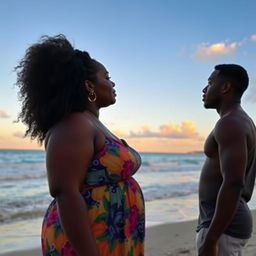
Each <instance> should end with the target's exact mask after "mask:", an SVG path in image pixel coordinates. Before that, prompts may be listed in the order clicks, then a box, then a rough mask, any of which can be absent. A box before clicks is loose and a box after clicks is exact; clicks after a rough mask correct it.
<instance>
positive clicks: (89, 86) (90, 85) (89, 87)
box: [84, 80, 94, 92]
mask: <svg viewBox="0 0 256 256" xmlns="http://www.w3.org/2000/svg"><path fill="white" fill-rule="evenodd" d="M84 85H85V88H86V90H87V91H88V92H91V91H94V84H93V83H92V82H91V81H89V80H85V82H84Z"/></svg>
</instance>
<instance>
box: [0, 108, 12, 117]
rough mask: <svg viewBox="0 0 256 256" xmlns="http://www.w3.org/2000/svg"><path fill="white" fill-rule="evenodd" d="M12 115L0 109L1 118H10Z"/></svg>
mask: <svg viewBox="0 0 256 256" xmlns="http://www.w3.org/2000/svg"><path fill="white" fill-rule="evenodd" d="M9 117H10V116H9V115H8V114H7V113H6V112H5V111H4V110H1V109H0V118H9Z"/></svg>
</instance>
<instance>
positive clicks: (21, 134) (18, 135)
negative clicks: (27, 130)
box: [13, 131, 25, 139]
mask: <svg viewBox="0 0 256 256" xmlns="http://www.w3.org/2000/svg"><path fill="white" fill-rule="evenodd" d="M24 135H25V134H24V132H21V131H17V132H15V133H14V134H13V136H14V137H17V138H22V139H23V138H24Z"/></svg>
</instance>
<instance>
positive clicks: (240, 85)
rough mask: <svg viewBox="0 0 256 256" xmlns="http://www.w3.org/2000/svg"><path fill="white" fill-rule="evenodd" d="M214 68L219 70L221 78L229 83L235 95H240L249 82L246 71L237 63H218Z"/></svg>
mask: <svg viewBox="0 0 256 256" xmlns="http://www.w3.org/2000/svg"><path fill="white" fill-rule="evenodd" d="M214 68H215V70H218V71H219V76H220V77H221V78H223V79H224V80H226V81H229V82H230V83H231V85H232V86H233V88H234V91H235V93H236V95H237V96H239V97H241V96H242V95H243V93H244V91H245V90H246V89H247V87H248V84H249V77H248V74H247V71H246V70H245V69H244V68H243V67H242V66H240V65H237V64H220V65H216V66H215V67H214Z"/></svg>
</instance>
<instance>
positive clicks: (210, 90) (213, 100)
mask: <svg viewBox="0 0 256 256" xmlns="http://www.w3.org/2000/svg"><path fill="white" fill-rule="evenodd" d="M218 74H219V71H218V70H215V71H213V72H212V74H211V75H210V77H209V78H208V84H207V86H206V87H204V89H203V91H202V92H203V99H202V100H203V102H204V107H205V108H217V107H218V106H219V104H220V101H221V91H220V90H221V85H222V81H221V79H220V78H219V76H218Z"/></svg>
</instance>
